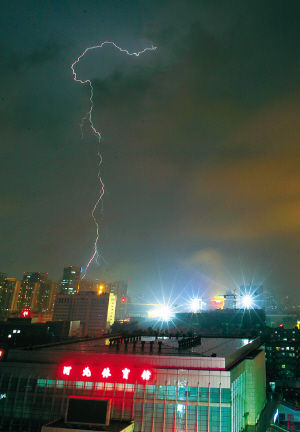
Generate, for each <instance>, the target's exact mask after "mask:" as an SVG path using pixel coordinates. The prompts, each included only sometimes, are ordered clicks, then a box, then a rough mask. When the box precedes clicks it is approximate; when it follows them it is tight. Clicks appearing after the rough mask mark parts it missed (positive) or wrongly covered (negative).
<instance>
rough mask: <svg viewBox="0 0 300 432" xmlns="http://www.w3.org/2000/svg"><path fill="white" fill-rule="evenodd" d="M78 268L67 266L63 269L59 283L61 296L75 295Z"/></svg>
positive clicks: (78, 277) (77, 287)
mask: <svg viewBox="0 0 300 432" xmlns="http://www.w3.org/2000/svg"><path fill="white" fill-rule="evenodd" d="M80 272H81V269H80V267H75V266H69V267H65V268H64V272H63V277H62V281H61V283H60V292H61V294H77V293H78V291H79V282H80Z"/></svg>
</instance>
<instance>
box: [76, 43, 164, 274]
mask: <svg viewBox="0 0 300 432" xmlns="http://www.w3.org/2000/svg"><path fill="white" fill-rule="evenodd" d="M104 45H112V46H113V47H114V48H116V49H117V50H119V51H120V52H122V53H125V54H127V55H129V56H135V57H139V56H140V55H141V54H144V53H145V52H146V51H154V50H156V48H157V47H155V46H152V47H150V48H144V49H143V50H141V51H137V52H129V51H128V50H127V49H123V48H121V47H119V46H118V45H117V44H115V43H114V42H111V41H104V42H102V43H100V44H99V45H93V46H90V47H88V48H86V49H85V50H84V51H83V52H82V53H81V54H80V56H79V57H77V59H76V60H75V61H74V62H73V63H72V64H71V70H72V73H73V78H74V81H76V82H79V83H80V84H88V86H89V87H90V108H89V111H88V113H87V116H86V117H84V119H83V121H84V120H85V119H86V118H88V121H89V124H90V127H91V130H92V132H93V133H94V135H95V136H96V137H97V140H98V144H99V145H100V142H101V132H100V131H99V130H98V129H97V127H96V126H95V124H94V122H93V108H94V89H93V84H92V81H91V80H90V79H86V80H81V79H80V78H77V74H76V72H75V69H74V68H75V66H76V65H77V63H79V62H80V60H81V59H82V58H83V57H84V56H85V54H86V53H87V52H88V51H91V50H96V49H99V48H102V47H103V46H104ZM98 159H99V161H98V167H99V170H98V180H99V185H100V191H99V195H98V197H97V200H96V202H95V203H94V205H93V208H92V212H91V215H92V218H93V220H94V223H95V225H96V238H95V241H94V247H93V253H92V255H91V257H90V259H89V261H88V263H87V265H86V267H85V270H84V272H83V275H82V278H84V277H85V275H86V272H87V270H88V268H89V266H90V264H91V263H92V262H93V261H94V260H96V261H97V259H98V256H99V252H98V241H99V237H100V226H99V222H98V220H97V218H96V216H95V212H96V210H97V208H98V205H99V203H100V202H101V201H102V198H103V196H104V183H103V180H102V178H101V172H100V167H101V164H102V156H101V153H100V148H99V149H98Z"/></svg>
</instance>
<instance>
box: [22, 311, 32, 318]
mask: <svg viewBox="0 0 300 432" xmlns="http://www.w3.org/2000/svg"><path fill="white" fill-rule="evenodd" d="M21 316H22V318H28V317H29V316H30V310H28V309H24V310H22V312H21Z"/></svg>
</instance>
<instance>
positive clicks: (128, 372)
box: [122, 368, 130, 380]
mask: <svg viewBox="0 0 300 432" xmlns="http://www.w3.org/2000/svg"><path fill="white" fill-rule="evenodd" d="M122 374H123V379H126V380H128V377H129V374H130V369H128V368H125V369H122Z"/></svg>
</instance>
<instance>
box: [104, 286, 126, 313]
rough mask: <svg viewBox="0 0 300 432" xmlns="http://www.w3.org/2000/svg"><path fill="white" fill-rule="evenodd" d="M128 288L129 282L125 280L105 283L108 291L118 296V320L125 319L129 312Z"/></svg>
mask: <svg viewBox="0 0 300 432" xmlns="http://www.w3.org/2000/svg"><path fill="white" fill-rule="evenodd" d="M127 289H128V283H127V282H125V281H116V282H109V283H106V284H105V290H106V292H110V293H113V294H115V296H116V316H115V318H116V320H123V319H124V318H125V317H126V312H127Z"/></svg>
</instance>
